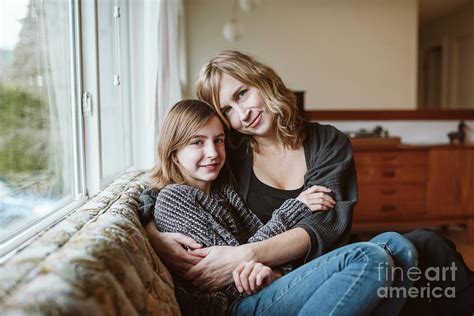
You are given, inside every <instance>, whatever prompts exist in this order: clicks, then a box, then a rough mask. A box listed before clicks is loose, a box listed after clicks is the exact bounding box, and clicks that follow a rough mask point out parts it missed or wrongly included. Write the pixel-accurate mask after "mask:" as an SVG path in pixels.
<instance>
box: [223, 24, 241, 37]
mask: <svg viewBox="0 0 474 316" xmlns="http://www.w3.org/2000/svg"><path fill="white" fill-rule="evenodd" d="M243 30H244V26H243V25H242V24H240V23H239V22H237V21H236V20H232V21H230V22H227V23H226V24H225V25H224V31H223V34H224V38H225V39H226V40H228V41H230V42H235V41H237V40H238V39H240V37H241V36H242V33H243Z"/></svg>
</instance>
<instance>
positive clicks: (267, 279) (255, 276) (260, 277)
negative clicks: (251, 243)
mask: <svg viewBox="0 0 474 316" xmlns="http://www.w3.org/2000/svg"><path fill="white" fill-rule="evenodd" d="M232 277H233V278H234V283H235V286H236V287H237V290H238V291H239V292H240V293H242V292H243V291H245V292H246V293H247V294H249V295H250V294H254V293H256V292H258V291H259V290H261V289H262V288H264V287H265V286H267V285H268V284H270V283H272V282H273V281H275V280H276V279H278V277H279V275H278V274H277V273H275V271H273V270H272V268H270V267H268V266H265V265H263V264H261V263H259V262H255V261H253V260H250V261H244V262H242V263H241V264H240V265H239V266H238V267H237V268H236V269H235V270H234V272H232Z"/></svg>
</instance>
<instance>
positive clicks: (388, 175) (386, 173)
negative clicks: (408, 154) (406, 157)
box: [382, 169, 395, 178]
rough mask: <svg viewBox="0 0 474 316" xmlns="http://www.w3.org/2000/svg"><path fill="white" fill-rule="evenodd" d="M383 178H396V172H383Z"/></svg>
mask: <svg viewBox="0 0 474 316" xmlns="http://www.w3.org/2000/svg"><path fill="white" fill-rule="evenodd" d="M382 176H384V177H387V178H393V177H394V176H395V170H393V169H392V170H382Z"/></svg>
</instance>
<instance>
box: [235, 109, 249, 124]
mask: <svg viewBox="0 0 474 316" xmlns="http://www.w3.org/2000/svg"><path fill="white" fill-rule="evenodd" d="M235 109H236V111H237V113H238V114H239V119H240V120H241V121H242V122H245V121H247V120H248V119H249V117H250V109H248V108H244V107H242V106H236V107H235Z"/></svg>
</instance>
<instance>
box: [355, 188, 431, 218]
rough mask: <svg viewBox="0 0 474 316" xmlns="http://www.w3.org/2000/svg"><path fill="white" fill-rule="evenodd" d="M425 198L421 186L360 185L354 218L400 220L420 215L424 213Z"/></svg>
mask: <svg viewBox="0 0 474 316" xmlns="http://www.w3.org/2000/svg"><path fill="white" fill-rule="evenodd" d="M425 196H426V190H425V187H424V186H423V185H412V184H405V185H391V186H387V185H375V184H367V185H361V186H359V202H358V203H357V206H356V209H355V213H354V217H355V219H357V218H371V219H376V218H398V219H400V218H401V217H409V216H410V215H420V214H423V213H425Z"/></svg>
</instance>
